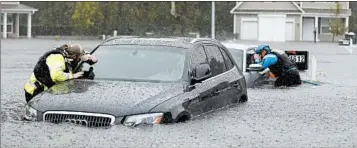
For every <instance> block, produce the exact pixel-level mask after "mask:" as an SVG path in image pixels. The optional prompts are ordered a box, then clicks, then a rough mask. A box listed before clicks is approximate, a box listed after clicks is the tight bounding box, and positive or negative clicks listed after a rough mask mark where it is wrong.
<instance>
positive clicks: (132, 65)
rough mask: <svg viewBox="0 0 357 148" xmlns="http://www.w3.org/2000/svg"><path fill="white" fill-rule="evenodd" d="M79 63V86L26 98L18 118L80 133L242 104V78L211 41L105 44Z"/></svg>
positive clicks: (178, 119) (226, 53) (61, 87)
mask: <svg viewBox="0 0 357 148" xmlns="http://www.w3.org/2000/svg"><path fill="white" fill-rule="evenodd" d="M91 54H93V55H95V56H96V57H97V58H98V59H99V61H98V63H96V64H95V65H93V66H90V65H89V64H87V63H81V64H83V70H85V71H86V73H87V74H88V73H89V74H88V75H87V76H85V77H84V78H83V79H75V80H70V81H65V82H63V83H59V84H57V85H55V86H53V87H51V88H50V89H48V90H47V91H45V92H43V93H41V94H39V95H37V96H36V97H34V98H33V99H32V100H31V101H30V102H29V103H28V104H26V106H25V113H24V117H25V118H26V119H27V120H33V121H48V122H54V123H62V122H72V123H76V124H81V125H84V126H90V127H93V126H95V127H97V126H110V125H115V124H123V125H125V126H137V125H142V124H164V123H175V122H182V121H186V120H189V119H192V118H194V117H197V116H198V115H201V114H203V113H207V112H210V111H212V110H216V109H219V108H223V107H227V106H229V105H233V104H237V103H239V102H246V101H247V99H248V95H247V89H246V83H245V78H244V76H243V74H242V72H241V70H239V67H238V66H237V65H236V63H235V62H234V60H233V58H232V56H231V54H230V52H229V51H228V50H227V49H226V48H225V47H224V46H223V45H222V44H221V43H219V42H218V41H215V40H211V39H189V38H111V39H108V40H107V41H105V42H104V43H102V44H100V45H99V46H98V47H97V48H96V49H94V50H93V51H92V52H91Z"/></svg>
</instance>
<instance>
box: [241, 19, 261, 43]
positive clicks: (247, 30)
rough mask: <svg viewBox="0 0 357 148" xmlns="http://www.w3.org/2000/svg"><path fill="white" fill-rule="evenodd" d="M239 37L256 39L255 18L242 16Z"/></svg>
mask: <svg viewBox="0 0 357 148" xmlns="http://www.w3.org/2000/svg"><path fill="white" fill-rule="evenodd" d="M241 24H242V25H241V31H240V32H241V39H242V40H257V39H258V22H257V20H256V18H255V20H254V18H242V22H241Z"/></svg>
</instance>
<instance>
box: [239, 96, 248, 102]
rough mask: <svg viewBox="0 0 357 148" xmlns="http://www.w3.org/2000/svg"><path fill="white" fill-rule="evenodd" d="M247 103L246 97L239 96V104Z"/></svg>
mask: <svg viewBox="0 0 357 148" xmlns="http://www.w3.org/2000/svg"><path fill="white" fill-rule="evenodd" d="M247 101H248V97H247V95H242V96H240V98H239V103H244V102H247Z"/></svg>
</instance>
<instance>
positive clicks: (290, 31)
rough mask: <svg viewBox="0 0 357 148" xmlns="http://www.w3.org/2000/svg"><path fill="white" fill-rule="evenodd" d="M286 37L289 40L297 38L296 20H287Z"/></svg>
mask: <svg viewBox="0 0 357 148" xmlns="http://www.w3.org/2000/svg"><path fill="white" fill-rule="evenodd" d="M285 37H286V40H287V41H293V40H295V27H294V22H286V28H285Z"/></svg>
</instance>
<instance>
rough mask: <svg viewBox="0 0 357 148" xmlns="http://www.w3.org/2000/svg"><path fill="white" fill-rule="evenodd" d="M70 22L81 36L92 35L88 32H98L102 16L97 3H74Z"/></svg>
mask: <svg viewBox="0 0 357 148" xmlns="http://www.w3.org/2000/svg"><path fill="white" fill-rule="evenodd" d="M74 9H75V10H74V12H73V15H72V21H73V24H74V27H75V28H76V29H77V31H79V32H80V34H81V35H85V34H93V33H94V32H91V31H90V30H94V31H98V26H99V25H98V24H99V22H100V21H101V20H103V14H102V12H101V10H100V7H99V4H98V2H76V4H75V8H74Z"/></svg>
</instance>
